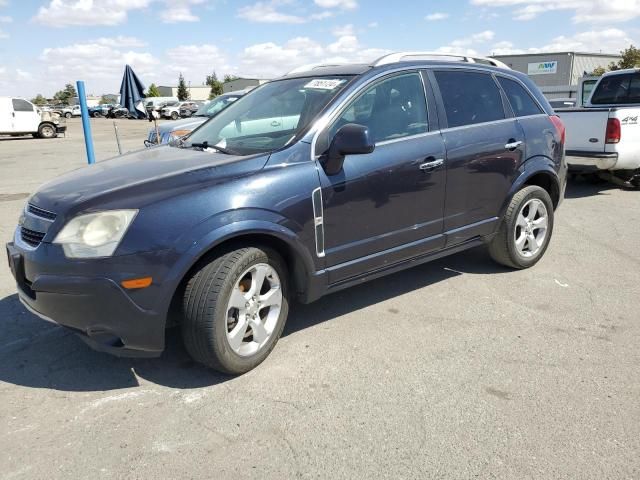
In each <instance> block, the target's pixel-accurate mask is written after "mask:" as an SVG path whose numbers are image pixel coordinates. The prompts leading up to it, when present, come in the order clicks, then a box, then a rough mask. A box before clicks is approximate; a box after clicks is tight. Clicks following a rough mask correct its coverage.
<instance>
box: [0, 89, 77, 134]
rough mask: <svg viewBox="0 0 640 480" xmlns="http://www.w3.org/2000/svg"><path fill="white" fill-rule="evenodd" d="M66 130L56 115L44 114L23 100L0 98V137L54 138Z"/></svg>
mask: <svg viewBox="0 0 640 480" xmlns="http://www.w3.org/2000/svg"><path fill="white" fill-rule="evenodd" d="M66 129H67V126H66V125H64V124H62V123H61V121H60V115H58V114H57V113H52V112H44V111H42V110H41V109H40V108H38V107H37V106H35V105H34V104H33V103H31V102H30V101H28V100H25V99H24V98H12V97H0V135H11V136H13V137H18V136H21V135H33V136H34V137H36V138H54V137H56V136H57V135H58V134H59V133H64V132H65V131H66Z"/></svg>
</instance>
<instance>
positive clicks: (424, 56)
mask: <svg viewBox="0 0 640 480" xmlns="http://www.w3.org/2000/svg"><path fill="white" fill-rule="evenodd" d="M411 59H413V60H445V61H453V62H467V63H480V64H484V65H492V66H494V67H499V68H506V69H508V70H511V69H510V68H509V66H508V65H507V64H506V63H503V62H501V61H500V60H496V59H495V58H487V57H471V56H467V55H456V54H455V53H440V52H395V53H389V54H387V55H384V56H382V57H380V58H378V59H377V60H376V61H375V62H373V66H374V67H379V66H380V65H389V64H390V63H397V62H402V61H410V60H411Z"/></svg>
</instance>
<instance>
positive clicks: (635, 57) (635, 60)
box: [609, 45, 640, 70]
mask: <svg viewBox="0 0 640 480" xmlns="http://www.w3.org/2000/svg"><path fill="white" fill-rule="evenodd" d="M620 55H621V56H622V59H621V60H619V61H618V63H611V64H610V65H609V70H622V69H624V68H634V67H640V48H636V47H634V46H633V45H629V48H625V49H624V50H622V51H621V52H620Z"/></svg>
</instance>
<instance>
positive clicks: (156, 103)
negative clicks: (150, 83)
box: [144, 97, 178, 113]
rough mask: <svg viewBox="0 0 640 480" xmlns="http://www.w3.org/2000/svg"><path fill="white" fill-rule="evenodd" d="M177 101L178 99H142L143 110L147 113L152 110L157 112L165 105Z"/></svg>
mask: <svg viewBox="0 0 640 480" xmlns="http://www.w3.org/2000/svg"><path fill="white" fill-rule="evenodd" d="M177 101H178V97H147V98H145V99H144V108H145V109H146V110H147V113H150V112H151V111H154V110H155V111H156V112H159V111H160V110H161V109H162V107H164V106H165V105H166V104H168V103H173V102H177Z"/></svg>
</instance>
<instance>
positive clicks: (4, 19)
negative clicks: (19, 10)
mask: <svg viewBox="0 0 640 480" xmlns="http://www.w3.org/2000/svg"><path fill="white" fill-rule="evenodd" d="M11 22H13V18H11V17H9V16H6V15H5V16H0V23H11Z"/></svg>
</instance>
